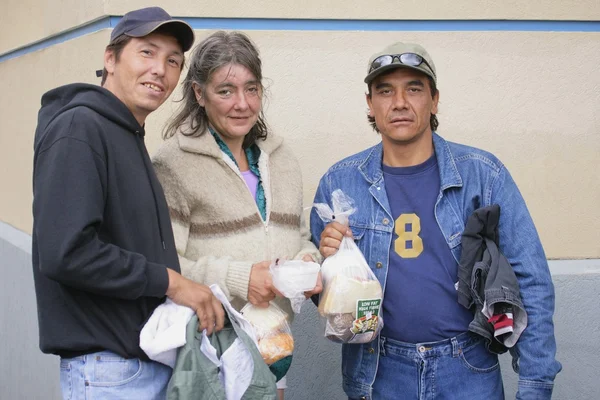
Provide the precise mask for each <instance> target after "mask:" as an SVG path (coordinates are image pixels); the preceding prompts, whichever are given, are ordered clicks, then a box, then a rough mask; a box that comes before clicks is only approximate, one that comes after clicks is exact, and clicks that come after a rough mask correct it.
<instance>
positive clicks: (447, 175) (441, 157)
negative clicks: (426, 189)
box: [433, 132, 463, 191]
mask: <svg viewBox="0 0 600 400" xmlns="http://www.w3.org/2000/svg"><path fill="white" fill-rule="evenodd" d="M433 148H434V151H435V155H436V157H437V162H438V167H439V169H440V188H441V190H442V191H444V190H446V189H448V188H451V187H462V185H463V181H462V178H461V176H460V173H459V172H458V168H457V167H456V162H455V161H454V157H453V156H452V152H451V151H450V146H448V142H446V141H445V140H444V139H443V138H442V137H441V136H440V135H438V134H437V133H435V132H433Z"/></svg>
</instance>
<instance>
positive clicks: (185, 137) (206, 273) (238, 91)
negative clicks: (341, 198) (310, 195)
mask: <svg viewBox="0 0 600 400" xmlns="http://www.w3.org/2000/svg"><path fill="white" fill-rule="evenodd" d="M261 81H262V71H261V61H260V58H259V56H258V51H257V50H256V48H255V47H254V45H253V44H252V42H251V41H250V40H249V39H248V38H247V37H246V36H245V35H243V34H241V33H237V32H231V33H226V32H216V33H214V34H212V35H211V36H209V37H208V38H206V39H205V40H203V41H202V42H201V43H200V44H199V45H198V46H197V47H196V49H195V50H194V53H193V55H192V59H191V60H190V68H189V71H188V74H187V77H186V79H185V81H184V83H183V96H184V98H183V103H182V107H181V110H180V111H179V112H178V113H177V114H176V115H175V116H174V118H173V119H172V121H171V122H170V124H169V125H168V126H167V128H166V130H165V135H164V136H165V139H166V141H165V142H164V144H163V145H162V146H161V148H160V149H159V150H158V152H157V153H156V154H155V156H154V159H153V163H154V167H155V169H156V173H157V175H158V178H159V179H160V181H161V183H162V186H163V189H164V192H165V195H166V198H167V202H168V205H169V210H170V215H171V221H172V224H173V233H174V235H175V244H176V246H177V252H178V253H179V260H180V263H181V273H182V274H183V275H184V276H185V277H187V278H190V279H192V280H194V281H197V282H201V283H203V284H207V285H210V284H213V283H217V284H218V285H219V286H220V287H221V289H222V290H223V291H224V292H225V294H226V295H227V296H228V298H229V299H230V301H231V303H232V305H233V306H234V307H235V308H236V309H238V310H239V309H241V308H242V307H243V306H244V305H245V304H246V303H247V302H248V301H250V302H251V303H253V304H255V305H262V306H265V305H267V303H268V302H269V301H271V300H273V301H275V302H277V303H278V305H279V306H280V307H281V308H282V309H283V310H284V311H286V312H287V313H288V315H289V316H290V319H291V317H292V316H293V312H292V310H291V308H290V303H289V300H287V299H283V298H280V297H278V298H276V299H275V292H274V289H273V287H272V285H271V283H270V275H269V265H270V264H271V261H272V260H274V259H276V258H287V259H304V260H305V261H308V260H314V261H319V258H320V255H319V251H318V249H317V248H315V246H314V245H313V244H312V243H311V242H310V240H309V239H310V237H309V235H310V234H309V231H308V229H306V228H305V227H304V226H303V223H302V178H301V176H300V166H299V164H298V162H297V161H296V159H295V157H294V156H293V154H292V153H291V151H290V149H289V148H288V147H287V146H286V145H285V144H284V143H283V140H282V139H281V138H280V137H277V136H275V135H273V134H272V133H271V132H269V131H268V129H267V126H266V124H265V122H264V119H263V113H262V94H263V86H262V83H261ZM318 291H320V285H318V287H316V288H315V291H314V293H317V292H318ZM308 294H311V293H308Z"/></svg>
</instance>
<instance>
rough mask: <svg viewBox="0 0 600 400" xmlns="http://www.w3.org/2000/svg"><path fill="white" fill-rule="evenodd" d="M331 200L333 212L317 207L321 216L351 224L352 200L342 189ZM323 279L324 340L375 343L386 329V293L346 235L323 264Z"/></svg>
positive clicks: (324, 218)
mask: <svg viewBox="0 0 600 400" xmlns="http://www.w3.org/2000/svg"><path fill="white" fill-rule="evenodd" d="M331 197H332V202H333V210H332V209H331V208H330V207H329V205H328V204H323V203H319V204H315V205H314V207H315V209H316V211H317V213H318V214H319V217H321V219H322V220H323V221H324V222H326V223H329V222H332V221H336V222H339V223H341V224H343V225H348V217H349V216H350V215H352V214H353V213H354V212H355V211H356V208H354V206H353V201H352V199H351V198H349V197H348V196H346V195H345V194H344V193H343V192H342V191H341V190H339V189H337V190H335V191H334V192H333V193H332V194H331ZM321 276H322V279H323V292H321V296H320V297H319V313H320V314H321V315H322V316H323V317H325V318H326V322H325V337H327V338H328V339H330V340H332V341H334V342H341V343H368V342H371V341H372V340H374V339H375V338H376V337H377V335H378V334H379V332H380V331H381V328H383V319H382V318H381V315H380V312H381V303H382V300H383V291H382V290H381V284H380V283H379V281H378V280H377V278H376V277H375V274H373V271H371V268H369V265H368V264H367V261H366V260H365V257H364V256H363V254H362V253H361V251H360V249H359V248H358V247H357V246H356V244H355V243H354V240H352V238H349V237H346V236H345V237H344V238H343V239H342V243H341V244H340V248H339V250H338V251H337V252H336V253H335V254H334V255H332V256H329V257H327V258H326V259H325V261H323V265H322V266H321Z"/></svg>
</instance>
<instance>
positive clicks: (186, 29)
mask: <svg viewBox="0 0 600 400" xmlns="http://www.w3.org/2000/svg"><path fill="white" fill-rule="evenodd" d="M167 25H168V26H169V29H170V31H171V32H172V33H173V35H174V36H175V38H176V39H177V40H178V41H179V43H180V44H181V47H182V49H183V51H188V50H189V49H190V48H191V47H192V45H193V44H194V30H193V29H192V27H191V26H189V25H188V24H187V23H186V22H184V21H181V20H178V19H173V18H171V16H170V15H169V14H168V13H167V12H166V11H165V10H163V9H162V8H160V7H147V8H141V9H139V10H134V11H130V12H128V13H127V14H125V15H123V18H121V20H120V21H119V23H118V24H117V25H116V26H115V28H114V29H113V31H112V33H111V34H110V42H111V43H112V42H114V41H115V39H117V38H118V37H119V36H121V35H127V36H131V37H135V38H139V37H143V36H147V35H149V34H151V33H152V32H154V31H155V30H157V29H158V28H160V27H161V26H167Z"/></svg>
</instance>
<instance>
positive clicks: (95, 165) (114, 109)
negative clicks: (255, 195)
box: [32, 7, 224, 399]
mask: <svg viewBox="0 0 600 400" xmlns="http://www.w3.org/2000/svg"><path fill="white" fill-rule="evenodd" d="M193 42H194V32H193V30H192V28H191V27H190V26H189V25H187V24H186V23H185V22H183V21H178V20H174V19H172V18H171V17H170V15H169V14H167V13H166V12H165V11H164V10H162V9H161V8H158V7H150V8H145V9H141V10H136V11H132V12H130V13H128V14H126V15H125V16H124V17H123V18H122V19H121V21H120V22H119V23H118V24H117V26H115V28H114V30H113V32H112V34H111V40H110V43H109V45H108V46H107V48H106V51H105V54H104V71H103V80H102V87H100V86H95V85H87V84H72V85H67V86H63V87H59V88H57V89H54V90H51V91H49V92H48V93H46V94H45V95H44V96H43V97H42V108H41V109H40V112H39V117H38V127H37V130H36V133H35V153H34V173H33V194H34V200H33V216H34V222H33V234H32V239H33V249H32V258H33V274H34V280H35V289H36V295H37V304H38V320H39V331H40V348H41V350H42V351H43V352H44V353H52V354H57V355H59V356H60V357H61V387H62V391H63V395H64V397H65V398H84V397H85V398H87V396H91V397H93V398H107V399H116V398H128V399H129V398H131V399H154V398H164V397H165V389H166V385H167V383H168V380H169V377H170V374H171V370H170V368H169V367H167V366H164V365H162V364H158V363H155V362H152V361H150V360H149V359H148V357H147V356H146V354H145V353H144V352H143V351H142V350H141V349H140V346H139V334H140V330H141V329H142V327H143V326H144V324H145V322H146V321H147V320H148V318H149V317H150V315H151V314H152V312H153V311H154V309H155V308H156V307H157V306H158V305H159V304H160V303H162V302H163V301H164V299H165V296H168V297H170V298H171V299H173V301H175V302H176V303H179V304H182V305H185V306H188V307H191V308H193V309H194V310H196V314H197V315H198V317H199V319H200V321H201V328H206V329H207V330H208V333H209V334H210V333H212V331H213V330H214V329H217V330H218V329H220V328H222V326H223V319H224V316H223V309H222V307H221V304H220V303H219V301H218V300H217V299H216V298H215V297H214V296H213V295H212V292H211V291H210V289H209V288H208V287H206V286H204V285H200V284H197V283H194V282H192V281H190V280H187V279H185V278H183V277H182V276H181V275H180V274H179V272H180V269H179V260H178V256H177V252H176V250H175V243H174V240H173V232H172V230H171V223H170V219H169V213H168V208H167V203H166V201H165V197H164V194H163V190H162V187H161V186H160V183H159V182H158V180H157V178H156V175H155V173H154V170H153V169H152V164H151V162H150V159H149V157H148V152H147V150H146V146H145V144H144V134H145V132H144V122H145V119H146V117H147V116H148V115H149V114H150V113H151V112H152V111H154V110H156V109H157V108H158V107H159V106H160V105H161V104H162V103H163V102H164V101H165V100H166V99H167V98H168V97H169V95H170V94H171V93H172V92H173V89H174V88H175V86H176V85H177V83H178V80H179V76H180V74H181V70H182V67H183V63H184V55H183V54H184V52H185V51H187V50H189V49H190V47H191V46H192V44H193ZM199 172H201V171H199Z"/></svg>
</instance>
